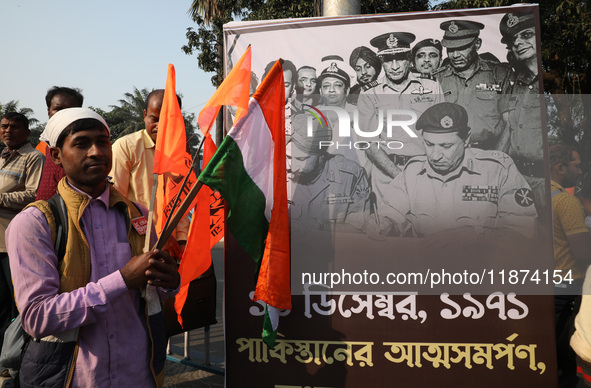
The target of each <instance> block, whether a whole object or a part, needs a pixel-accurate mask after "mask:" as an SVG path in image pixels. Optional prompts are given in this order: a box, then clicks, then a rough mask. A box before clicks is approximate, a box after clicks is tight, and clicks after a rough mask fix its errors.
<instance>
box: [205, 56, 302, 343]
mask: <svg viewBox="0 0 591 388" xmlns="http://www.w3.org/2000/svg"><path fill="white" fill-rule="evenodd" d="M285 160H286V159H285V88H284V81H283V69H282V67H281V63H280V62H279V61H278V62H276V63H275V65H274V66H273V68H272V69H271V71H270V72H269V74H268V75H267V77H266V78H265V79H264V80H263V82H262V83H261V85H260V86H259V88H258V89H257V91H256V92H255V94H254V95H253V96H252V98H251V99H250V102H249V105H248V112H247V113H246V115H244V116H243V118H242V119H241V120H238V121H237V122H236V124H235V125H234V127H233V128H232V129H231V130H230V132H229V133H228V135H227V136H226V137H225V138H224V141H223V142H222V144H221V145H220V148H219V149H218V151H217V152H216V153H215V155H214V156H213V158H212V159H211V161H210V162H209V164H208V165H207V166H206V167H205V169H204V170H203V172H202V173H201V174H200V176H199V180H200V181H202V182H203V183H204V184H206V185H208V186H209V187H211V188H212V189H215V190H218V191H219V192H220V194H221V195H222V197H223V198H224V199H225V200H226V201H227V203H228V204H229V206H230V209H231V212H230V214H229V215H228V218H227V221H226V225H227V227H228V228H229V230H230V231H231V232H232V234H233V235H234V236H235V237H236V239H237V240H238V242H239V243H240V244H241V245H242V247H243V248H244V249H245V251H246V252H247V253H248V254H249V255H250V256H251V257H252V259H253V260H254V261H255V262H256V263H257V265H258V266H259V267H260V271H259V276H258V280H257V284H256V290H255V295H254V300H261V301H263V302H265V303H266V304H267V311H266V316H265V326H264V330H263V340H265V342H266V343H267V344H268V345H269V346H270V347H273V346H274V344H275V337H276V334H277V326H278V323H279V315H278V314H279V309H286V310H290V309H291V288H290V250H289V217H288V210H287V179H286V174H287V173H286V168H285Z"/></svg>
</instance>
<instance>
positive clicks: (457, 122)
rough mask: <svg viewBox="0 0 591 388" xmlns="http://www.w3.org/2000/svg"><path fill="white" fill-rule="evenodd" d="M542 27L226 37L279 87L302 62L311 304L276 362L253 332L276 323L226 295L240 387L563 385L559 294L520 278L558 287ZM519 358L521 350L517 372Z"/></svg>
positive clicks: (431, 15) (296, 254) (306, 279)
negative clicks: (263, 378)
mask: <svg viewBox="0 0 591 388" xmlns="http://www.w3.org/2000/svg"><path fill="white" fill-rule="evenodd" d="M538 15H539V14H538V9H537V6H535V5H534V6H531V5H521V6H513V7H501V8H489V9H481V10H460V11H443V12H427V13H407V14H399V15H369V16H351V17H336V18H311V19H298V20H280V21H267V22H265V21H259V22H232V23H229V24H228V25H226V26H225V27H224V34H225V35H224V38H225V47H226V50H227V51H226V52H225V63H226V64H231V63H235V62H236V61H237V60H238V59H239V58H240V56H241V55H242V54H243V53H244V51H245V50H246V49H247V47H248V46H251V49H252V68H251V69H252V73H253V77H256V78H257V79H259V80H262V79H264V77H265V74H266V72H267V71H268V69H269V68H270V64H272V63H273V62H274V61H275V60H277V59H279V58H282V59H283V61H284V62H283V76H284V83H285V119H286V123H285V133H286V144H287V150H286V156H287V160H286V168H287V180H288V203H289V214H290V237H291V289H292V300H293V306H294V307H293V309H292V310H291V312H289V313H288V312H286V313H285V316H284V317H282V325H284V326H282V330H283V332H282V335H283V336H284V337H282V338H281V339H280V340H279V341H280V344H281V346H280V348H279V350H268V349H265V348H264V345H262V344H259V342H257V341H256V340H255V339H254V338H256V334H255V332H254V331H252V330H256V329H255V327H254V325H253V326H252V328H250V323H249V319H250V318H252V317H254V316H257V315H261V314H262V311H259V312H258V313H257V312H256V311H258V310H259V309H260V308H261V307H260V306H257V305H256V304H254V306H253V307H252V308H251V309H250V310H249V311H247V312H245V311H241V310H240V309H239V307H238V302H236V303H234V302H233V298H232V297H230V296H228V298H229V299H227V301H228V304H227V306H228V307H227V309H228V310H227V311H228V314H230V315H231V316H233V317H240V318H237V319H238V320H239V321H240V322H241V325H242V326H241V327H238V326H236V325H230V326H227V335H228V336H229V337H228V347H227V354H228V370H229V371H230V364H231V363H232V362H235V363H244V362H246V363H247V364H248V367H249V368H254V369H257V368H259V367H260V368H261V373H263V372H262V370H263V368H264V367H269V366H270V365H274V366H275V367H276V368H277V374H276V375H275V377H274V378H269V380H268V382H269V384H268V385H265V386H274V387H278V386H282V387H283V386H285V387H287V386H289V387H296V386H297V387H301V386H317V387H320V386H321V387H336V386H339V387H341V386H346V387H358V386H360V384H362V382H363V381H370V380H371V381H372V382H373V381H375V384H373V385H375V386H384V387H385V386H391V385H390V384H389V383H388V382H391V381H394V380H393V378H394V376H398V377H397V378H399V379H400V384H401V386H407V385H409V384H410V385H419V386H420V385H422V384H425V385H432V384H435V383H439V382H441V381H454V386H458V387H460V386H461V387H464V386H466V387H467V386H473V385H474V382H475V381H478V385H479V386H487V387H488V386H490V387H493V386H499V385H503V386H512V387H520V386H530V385H536V386H548V387H551V386H553V384H554V374H555V364H554V363H555V359H554V357H555V356H554V351H555V349H554V344H553V342H552V341H551V340H552V336H553V332H552V331H553V328H552V324H553V318H552V317H553V315H552V314H553V309H552V303H551V297H549V295H550V294H552V293H553V284H551V282H537V283H536V282H533V281H529V280H530V279H529V278H528V279H527V281H521V280H523V279H521V278H519V281H515V279H514V278H515V276H516V275H515V273H514V272H511V271H518V272H517V273H518V274H521V273H522V272H519V271H527V273H528V274H534V273H538V275H539V276H542V277H543V274H544V273H546V274H548V273H552V270H553V269H554V267H553V257H552V237H551V236H552V230H551V213H550V211H551V209H550V208H549V206H548V205H547V204H548V203H549V200H550V198H549V187H550V180H549V171H548V169H546V168H545V160H546V158H547V155H546V151H545V149H546V145H547V139H546V133H545V132H546V131H545V113H544V111H545V106H544V104H543V101H544V100H543V96H541V95H540V90H541V79H540V77H539V74H540V72H541V65H540V63H541V61H540V36H539V28H540V27H539V26H540V23H539V16H538ZM232 247H233V243H232V240H231V239H230V240H229V241H228V242H227V249H230V251H232ZM232 260H237V259H236V258H234V259H232ZM240 271H247V269H245V267H240ZM544 271H546V272H544ZM548 271H550V272H548ZM229 275H230V277H231V278H232V279H234V278H233V277H232V273H231V271H230V272H229ZM402 275H404V276H402ZM509 276H512V277H511V280H509ZM235 280H236V281H237V277H236V279H235ZM234 287H235V288H234ZM231 288H232V290H233V291H232V295H239V294H241V293H246V292H248V285H244V284H238V283H236V284H235V285H233V286H232V287H231ZM523 295H527V296H523ZM483 317H484V318H483ZM481 318H483V319H481ZM312 326H313V327H315V328H316V329H317V332H315V333H311V332H310V330H306V329H305V328H306V327H307V328H308V329H310V327H312ZM251 329H252V330H251ZM525 333H527V335H526V334H525ZM278 338H279V337H278ZM491 341H492V342H491ZM503 341H505V342H503ZM513 341H515V344H517V343H519V345H513V344H509V343H512V342H513ZM520 341H525V342H520ZM501 342H503V344H501ZM477 344H478V345H477ZM473 345H474V346H475V347H474V348H471V346H473ZM489 345H490V349H495V350H491V352H489V354H491V357H490V359H488V360H485V358H487V357H488V356H484V354H485V353H486V352H487V351H483V349H484V348H488V347H489ZM422 346H426V348H425V349H423V348H421V347H422ZM503 346H504V347H505V348H507V349H508V348H509V347H511V349H513V347H512V346H517V347H519V349H521V352H520V353H519V355H518V356H517V357H516V358H514V357H513V356H514V355H515V354H513V353H512V354H511V356H510V357H511V360H510V361H509V362H504V361H503V362H500V361H499V359H500V358H503V357H505V355H507V354H508V353H505V355H503V354H500V353H498V352H497V350H496V349H500V347H503ZM459 347H462V349H463V350H461V351H460V350H459ZM463 347H465V349H464V348H463ZM476 348H478V350H477V349H476ZM526 348H527V349H530V350H531V352H529V353H528V356H526V353H525V352H524V349H526ZM426 349H427V350H426ZM533 349H535V351H534V350H533ZM512 351H513V350H511V351H510V352H512ZM493 353H495V355H492V354H493ZM481 356H483V357H484V358H481ZM372 357H373V358H372ZM528 357H529V358H528ZM526 358H528V359H527V360H526ZM518 359H519V361H518ZM462 360H464V361H462ZM499 362H500V364H502V365H500V364H498V363H499ZM493 364H494V365H493ZM517 364H519V366H518V365H517ZM493 369H494V373H493V372H492V371H493ZM238 370H239V371H237V372H235V373H236V374H233V375H231V376H228V380H227V381H231V380H232V379H236V380H232V381H238V379H239V378H240V377H239V376H240V375H241V373H242V372H241V371H242V368H241V367H238ZM251 370H252V369H251ZM517 370H519V372H517ZM343 372H344V373H345V374H344V376H343ZM376 372H379V373H378V374H380V375H382V374H383V376H384V377H383V378H382V377H380V378H378V379H377V380H376V379H375V378H372V379H370V378H369V376H370V375H371V376H374V375H375V374H376ZM462 375H464V376H466V377H461V376H462ZM331 376H332V378H333V380H331ZM337 376H338V377H337ZM271 381H272V382H273V383H271ZM273 384H275V385H273ZM261 386H263V385H261Z"/></svg>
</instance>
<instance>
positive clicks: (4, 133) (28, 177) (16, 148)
mask: <svg viewBox="0 0 591 388" xmlns="http://www.w3.org/2000/svg"><path fill="white" fill-rule="evenodd" d="M30 134H31V131H30V130H29V120H28V119H27V117H26V116H24V115H22V114H20V113H16V112H9V113H6V114H5V115H4V116H2V119H1V120H0V136H1V138H2V142H3V143H4V145H5V147H4V149H3V150H2V153H1V154H0V348H2V342H3V341H4V331H5V330H6V327H7V326H8V324H10V322H11V321H12V319H13V318H14V317H16V316H17V315H18V311H17V308H16V305H15V303H14V297H13V295H14V290H13V287H12V278H11V272H10V267H9V255H8V253H7V252H8V251H7V249H6V243H7V240H6V239H5V235H4V233H5V231H6V228H7V227H8V224H9V223H10V221H12V219H13V218H14V217H15V216H16V215H17V214H18V213H19V212H20V211H21V210H22V209H23V208H24V207H25V206H27V205H28V204H29V203H31V202H33V201H34V200H35V193H36V191H37V187H38V186H39V180H40V179H41V171H42V169H43V163H44V161H45V157H44V156H43V154H42V153H41V152H39V151H36V150H35V149H34V148H33V146H32V145H31V144H30V143H29V141H28V138H29V135H30ZM17 241H21V237H17ZM0 372H2V373H4V371H0Z"/></svg>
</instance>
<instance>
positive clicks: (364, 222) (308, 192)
mask: <svg viewBox="0 0 591 388" xmlns="http://www.w3.org/2000/svg"><path fill="white" fill-rule="evenodd" d="M300 121H301V122H300ZM305 122H307V117H305V116H303V115H300V116H298V122H294V127H293V134H292V143H291V144H292V145H291V155H290V156H288V159H289V162H290V170H289V179H290V180H291V182H292V185H293V186H292V189H291V192H292V193H293V194H292V197H291V200H290V218H291V220H292V227H295V228H297V229H303V230H306V231H307V230H309V229H328V228H330V227H332V226H333V225H334V224H338V225H339V227H340V228H345V230H347V228H348V229H350V231H361V232H365V233H367V234H368V235H370V236H377V235H379V230H378V228H377V223H376V222H375V218H372V217H369V193H370V189H369V184H368V182H367V177H366V174H365V170H363V168H361V167H360V166H359V164H357V163H356V162H354V161H352V160H349V159H347V158H345V157H344V156H342V155H331V154H329V153H328V152H327V146H326V143H327V142H329V141H330V140H331V139H332V131H331V130H330V129H326V128H321V127H319V126H316V125H315V126H314V127H313V130H312V135H311V136H308V130H307V125H305Z"/></svg>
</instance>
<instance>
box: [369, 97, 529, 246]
mask: <svg viewBox="0 0 591 388" xmlns="http://www.w3.org/2000/svg"><path fill="white" fill-rule="evenodd" d="M417 129H418V130H420V131H421V132H422V139H423V142H424V143H425V150H426V155H421V156H417V157H415V158H413V159H411V160H410V161H409V162H408V163H407V165H406V166H405V167H404V170H403V172H402V173H401V174H399V175H398V176H397V177H396V179H394V181H393V182H392V188H393V190H392V201H391V203H392V207H390V208H386V209H383V210H382V211H381V213H380V214H381V215H384V216H386V217H387V218H388V219H389V220H391V221H392V222H393V224H394V225H395V226H396V227H397V228H398V229H399V231H400V232H401V233H402V234H408V233H407V232H408V231H409V229H411V230H412V233H410V234H412V235H415V236H428V235H432V234H434V233H437V232H441V231H445V230H452V229H459V228H467V229H469V230H472V231H473V232H475V233H478V234H482V235H486V234H487V233H490V232H493V231H494V232H497V231H499V229H501V230H503V231H510V232H517V233H519V234H520V235H522V236H525V237H533V235H534V230H535V228H534V224H535V220H536V215H537V214H536V209H535V207H534V204H533V195H532V192H531V190H530V187H529V185H528V184H527V182H526V181H525V179H524V178H523V176H522V175H521V174H520V173H519V171H517V168H516V167H515V164H514V163H513V161H512V160H511V158H510V157H509V156H507V155H506V154H504V153H503V152H500V151H486V150H480V149H476V148H466V145H467V144H468V142H469V138H470V127H469V126H468V113H467V112H466V109H464V108H463V107H462V106H460V105H457V104H453V103H449V102H443V103H440V104H437V105H434V106H432V107H431V108H429V109H427V110H426V111H425V113H423V114H422V115H421V117H420V118H419V120H418V121H417Z"/></svg>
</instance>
